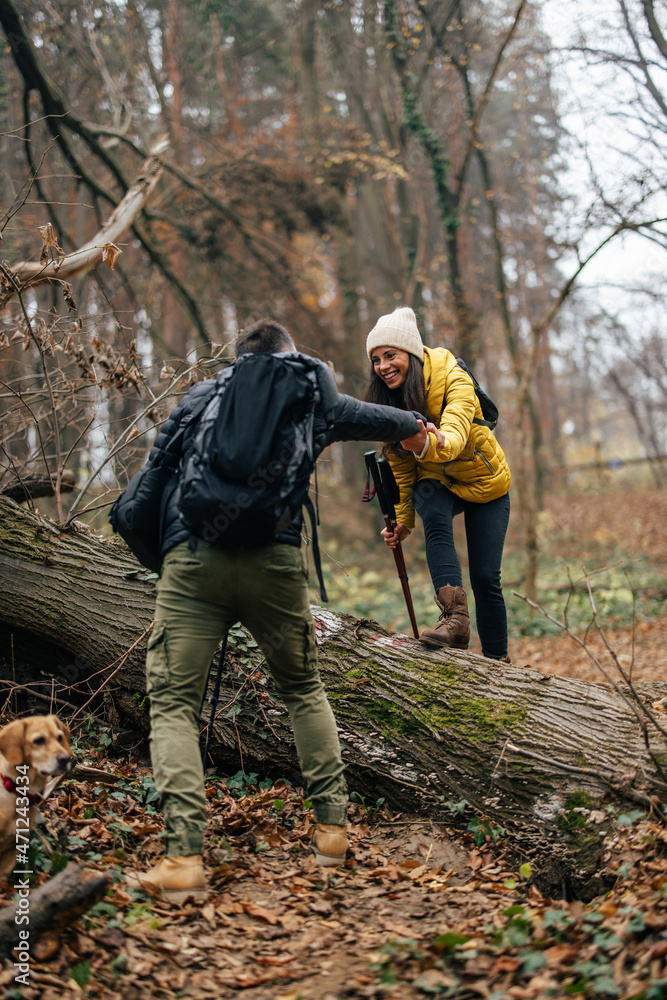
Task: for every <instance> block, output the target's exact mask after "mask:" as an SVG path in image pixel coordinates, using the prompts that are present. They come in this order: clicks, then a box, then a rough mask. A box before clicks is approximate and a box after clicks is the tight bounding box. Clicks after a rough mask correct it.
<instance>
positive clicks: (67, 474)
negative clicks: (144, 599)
mask: <svg viewBox="0 0 667 1000" xmlns="http://www.w3.org/2000/svg"><path fill="white" fill-rule="evenodd" d="M75 480H76V477H75V474H74V472H72V470H71V469H65V470H64V472H63V473H62V475H61V477H60V492H61V493H71V492H72V490H73V489H74V483H75ZM55 481H56V477H55V475H53V476H46V475H43V474H40V473H37V472H36V473H33V474H32V475H29V476H17V477H16V479H13V480H12V481H11V482H9V483H5V484H4V485H2V486H0V493H1V494H2V496H5V497H9V499H10V500H15V501H16V503H23V502H25V501H27V500H37V499H38V498H39V497H52V496H53V495H54V493H55Z"/></svg>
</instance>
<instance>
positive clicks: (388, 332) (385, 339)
mask: <svg viewBox="0 0 667 1000" xmlns="http://www.w3.org/2000/svg"><path fill="white" fill-rule="evenodd" d="M376 347H398V348H400V350H402V351H407V352H408V354H414V355H415V357H417V358H419V360H420V361H423V360H424V345H423V344H422V339H421V336H420V333H419V329H418V327H417V317H416V316H415V314H414V312H413V310H412V309H411V308H410V306H401V308H400V309H394V311H393V313H389V314H388V315H387V316H380V318H379V320H378V321H377V323H376V324H375V326H374V327H373V329H372V330H371V332H370V333H369V334H368V338H367V340H366V353H367V354H368V357H369V358H370V356H371V354H372V353H373V351H374V350H375V348H376Z"/></svg>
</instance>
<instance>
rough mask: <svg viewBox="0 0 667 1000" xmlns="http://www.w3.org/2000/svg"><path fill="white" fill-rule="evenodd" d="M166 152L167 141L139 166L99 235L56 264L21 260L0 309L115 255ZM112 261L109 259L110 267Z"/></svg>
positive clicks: (157, 174)
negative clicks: (29, 291) (18, 296)
mask: <svg viewBox="0 0 667 1000" xmlns="http://www.w3.org/2000/svg"><path fill="white" fill-rule="evenodd" d="M166 149H167V141H166V139H162V140H160V141H159V142H158V143H157V145H156V146H155V147H154V149H153V150H152V152H151V154H150V156H149V157H148V159H147V160H145V161H144V163H143V164H142V169H141V173H140V175H139V177H138V178H137V180H136V181H135V182H134V184H133V185H132V186H131V187H130V189H129V190H128V192H127V194H126V195H125V197H124V198H123V200H122V201H121V202H120V204H119V205H118V207H117V208H116V209H115V210H114V211H113V212H112V214H111V215H110V216H109V219H108V220H107V222H106V223H105V224H104V226H103V227H102V228H101V229H100V230H99V232H98V233H97V234H96V235H95V236H94V237H93V238H92V240H89V241H88V242H87V243H84V245H83V246H82V247H80V248H79V249H78V250H75V251H74V252H73V253H69V254H64V255H63V256H61V257H59V258H58V259H56V260H52V261H49V262H48V263H46V264H41V263H38V262H35V261H32V260H24V261H21V262H20V263H19V264H16V266H15V267H13V268H12V269H11V280H10V281H9V282H8V284H7V285H6V286H5V288H4V290H3V292H2V294H1V295H0V308H2V307H3V306H5V305H6V304H7V303H8V302H9V300H10V299H11V298H13V296H14V295H16V294H17V293H18V292H21V291H23V289H25V288H27V287H28V286H32V285H39V284H43V283H44V282H53V281H59V282H62V281H67V280H69V279H70V278H71V277H73V276H74V275H75V274H78V273H79V272H80V271H85V270H87V269H88V268H90V267H92V266H93V265H94V264H97V263H98V261H100V260H102V259H103V258H104V257H105V256H108V255H110V254H111V255H113V254H114V253H115V250H114V244H115V243H116V241H117V240H118V239H120V237H121V236H122V234H123V233H124V232H125V230H126V229H128V228H129V227H130V226H132V225H133V224H134V221H135V219H136V217H137V216H138V215H139V212H140V211H141V210H142V208H143V207H144V205H145V204H146V201H147V199H148V197H149V195H150V193H151V191H152V190H153V188H154V187H155V185H156V184H157V182H158V180H159V178H160V175H161V173H162V169H163V168H162V164H161V163H160V160H159V156H160V155H161V154H162V153H164V152H165V150H166ZM111 260H112V257H110V263H111Z"/></svg>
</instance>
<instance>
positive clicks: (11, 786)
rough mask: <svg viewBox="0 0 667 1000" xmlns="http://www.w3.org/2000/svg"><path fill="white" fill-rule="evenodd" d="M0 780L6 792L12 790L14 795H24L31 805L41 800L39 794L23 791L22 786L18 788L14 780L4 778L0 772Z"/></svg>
mask: <svg viewBox="0 0 667 1000" xmlns="http://www.w3.org/2000/svg"><path fill="white" fill-rule="evenodd" d="M0 781H1V782H2V783H3V785H4V786H5V788H6V789H7V791H8V792H13V793H14V795H22V796H24V797H25V798H26V799H27V800H28V802H29V803H30V805H31V806H36V805H37V803H38V802H41V801H42V796H41V795H31V794H30V792H27V793H26V792H24V791H23V789H22V788H19V787H18V785H17V784H16V782H15V781H13V780H12V779H11V778H6V777H5V776H4V774H0Z"/></svg>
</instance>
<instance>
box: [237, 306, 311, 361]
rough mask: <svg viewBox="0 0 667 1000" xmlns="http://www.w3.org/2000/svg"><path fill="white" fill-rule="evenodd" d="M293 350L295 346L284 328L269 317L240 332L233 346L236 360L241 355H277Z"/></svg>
mask: <svg viewBox="0 0 667 1000" xmlns="http://www.w3.org/2000/svg"><path fill="white" fill-rule="evenodd" d="M295 350H296V345H295V343H294V341H293V340H292V338H291V337H290V335H289V333H288V332H287V330H286V329H285V327H284V326H281V324H280V323H277V322H276V320H275V319H271V318H270V317H269V316H266V317H265V318H264V319H258V320H257V321H256V322H255V323H251V324H250V326H249V327H247V328H246V329H245V330H241V332H240V333H239V335H238V337H237V338H236V343H235V344H234V354H235V355H236V357H237V358H240V357H241V355H242V354H278V353H279V352H280V351H295Z"/></svg>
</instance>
